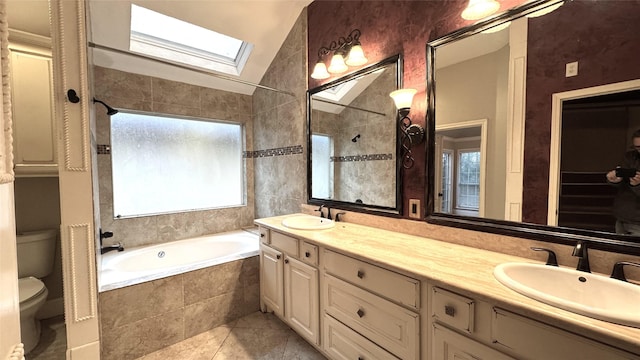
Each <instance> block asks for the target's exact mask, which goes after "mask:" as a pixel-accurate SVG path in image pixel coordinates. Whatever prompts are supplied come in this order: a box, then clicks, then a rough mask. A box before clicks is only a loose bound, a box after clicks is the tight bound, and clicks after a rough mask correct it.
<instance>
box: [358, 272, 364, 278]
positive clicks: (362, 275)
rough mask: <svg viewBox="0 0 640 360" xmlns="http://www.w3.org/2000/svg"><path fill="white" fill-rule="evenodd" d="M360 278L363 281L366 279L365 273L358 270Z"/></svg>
mask: <svg viewBox="0 0 640 360" xmlns="http://www.w3.org/2000/svg"><path fill="white" fill-rule="evenodd" d="M358 277H359V278H360V279H362V278H363V277H364V271H362V270H358Z"/></svg>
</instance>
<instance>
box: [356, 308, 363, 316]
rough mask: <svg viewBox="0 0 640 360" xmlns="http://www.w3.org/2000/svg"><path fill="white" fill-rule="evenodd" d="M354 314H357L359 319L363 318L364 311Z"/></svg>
mask: <svg viewBox="0 0 640 360" xmlns="http://www.w3.org/2000/svg"><path fill="white" fill-rule="evenodd" d="M356 314H358V316H359V317H363V316H364V310H362V309H358V312H357V313H356Z"/></svg>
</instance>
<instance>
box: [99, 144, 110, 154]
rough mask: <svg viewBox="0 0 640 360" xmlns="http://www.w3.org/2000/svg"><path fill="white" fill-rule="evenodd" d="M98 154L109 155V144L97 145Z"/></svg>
mask: <svg viewBox="0 0 640 360" xmlns="http://www.w3.org/2000/svg"><path fill="white" fill-rule="evenodd" d="M98 155H111V145H98Z"/></svg>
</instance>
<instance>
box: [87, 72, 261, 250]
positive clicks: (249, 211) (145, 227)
mask: <svg viewBox="0 0 640 360" xmlns="http://www.w3.org/2000/svg"><path fill="white" fill-rule="evenodd" d="M94 84H95V97H96V98H98V99H100V100H102V101H104V102H106V103H107V104H109V105H110V106H112V107H114V108H116V109H122V110H124V109H128V110H138V111H146V112H154V113H163V114H174V115H184V116H193V117H200V118H208V119H215V120H230V121H235V122H239V123H242V124H244V127H245V133H246V139H245V140H246V146H245V149H246V151H247V154H249V153H251V152H252V150H253V147H252V144H253V118H252V101H251V96H249V95H243V94H237V93H231V92H226V91H222V90H216V89H210V88H205V87H200V86H196V85H190V84H185V83H179V82H175V81H170V80H165V79H159V78H154V77H150V76H144V75H138V74H132V73H127V72H122V71H118V70H112V69H107V68H103V67H98V66H96V67H94ZM96 106H97V107H96V109H95V110H96V121H97V124H96V141H97V147H98V152H99V154H98V155H97V159H98V177H99V188H100V191H99V192H100V225H101V227H102V229H103V230H104V231H112V232H113V233H114V236H113V238H111V239H108V240H105V244H108V243H111V242H118V241H121V242H122V243H123V244H124V246H125V248H126V247H132V246H138V245H144V244H153V243H162V242H168V241H173V240H179V239H185V238H189V237H194V236H199V235H204V234H212V233H218V232H224V231H230V230H235V229H240V228H242V227H246V226H250V225H252V222H253V219H254V200H253V199H254V190H253V188H254V186H253V178H254V177H253V175H254V170H253V161H254V160H253V158H251V157H245V168H246V194H245V198H246V206H241V207H233V208H224V209H216V210H205V211H191V212H183V213H176V214H167V215H158V216H144V217H138V218H129V219H114V216H113V189H112V181H111V156H110V155H109V154H108V151H107V150H108V147H106V146H105V145H109V144H110V134H109V117H108V116H107V115H106V112H105V111H104V108H102V107H101V106H100V105H96ZM167 191H170V189H167Z"/></svg>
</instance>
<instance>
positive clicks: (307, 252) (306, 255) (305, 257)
mask: <svg viewBox="0 0 640 360" xmlns="http://www.w3.org/2000/svg"><path fill="white" fill-rule="evenodd" d="M300 259H302V261H304V262H306V263H307V264H311V265H314V266H318V247H317V246H315V245H313V244H309V243H308V242H305V241H301V242H300Z"/></svg>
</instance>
